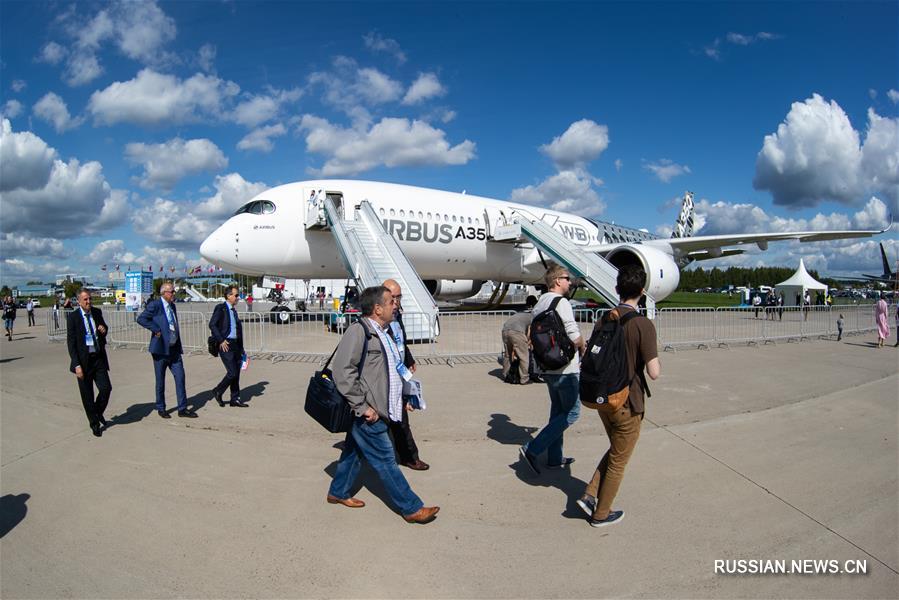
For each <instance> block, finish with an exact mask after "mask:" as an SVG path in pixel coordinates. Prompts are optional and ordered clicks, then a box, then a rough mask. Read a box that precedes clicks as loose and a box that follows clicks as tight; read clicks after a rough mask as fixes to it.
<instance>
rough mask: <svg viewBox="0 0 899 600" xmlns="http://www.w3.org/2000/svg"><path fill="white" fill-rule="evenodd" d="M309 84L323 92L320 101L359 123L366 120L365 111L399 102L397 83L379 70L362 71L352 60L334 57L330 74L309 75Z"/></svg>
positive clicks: (399, 92) (399, 91)
mask: <svg viewBox="0 0 899 600" xmlns="http://www.w3.org/2000/svg"><path fill="white" fill-rule="evenodd" d="M309 85H310V87H312V88H321V89H322V90H323V96H322V101H323V102H324V103H325V104H328V105H330V106H333V107H335V108H337V109H338V110H341V111H343V112H345V113H346V114H348V115H350V116H351V117H353V118H354V119H357V120H359V121H366V122H367V121H368V119H369V117H368V114H367V108H366V107H371V106H377V105H381V104H385V103H388V102H394V101H396V100H398V99H399V98H400V97H401V96H402V94H403V86H402V84H401V83H400V82H399V81H396V80H395V79H393V78H391V77H390V76H389V75H387V74H385V73H382V72H381V71H379V70H377V69H374V68H370V67H365V68H362V67H360V66H359V64H358V63H357V62H356V61H355V60H353V59H352V58H348V57H346V56H337V57H335V58H334V60H333V61H332V69H331V70H330V71H316V72H314V73H312V74H311V75H309Z"/></svg>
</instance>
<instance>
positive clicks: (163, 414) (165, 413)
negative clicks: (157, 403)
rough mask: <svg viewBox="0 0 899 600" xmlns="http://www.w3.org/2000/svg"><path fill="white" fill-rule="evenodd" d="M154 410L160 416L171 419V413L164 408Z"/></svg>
mask: <svg viewBox="0 0 899 600" xmlns="http://www.w3.org/2000/svg"><path fill="white" fill-rule="evenodd" d="M156 412H158V413H159V416H160V417H162V418H163V419H171V418H172V415H170V414H169V413H167V412H165V411H164V410H157V411H156Z"/></svg>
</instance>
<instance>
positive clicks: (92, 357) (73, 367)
mask: <svg viewBox="0 0 899 600" xmlns="http://www.w3.org/2000/svg"><path fill="white" fill-rule="evenodd" d="M78 306H79V308H77V309H75V310H74V311H72V312H71V313H69V315H68V317H67V318H68V322H67V324H66V342H67V344H68V346H69V358H70V359H71V362H70V364H69V370H70V371H71V372H72V373H74V374H75V377H77V378H78V391H79V392H80V393H81V403H82V404H83V405H84V414H86V415H87V421H88V423H90V426H91V431H93V432H94V435H95V436H97V437H100V436H102V435H103V428H104V427H106V419H105V418H104V417H103V411H105V410H106V406H107V405H108V404H109V395H110V394H111V393H112V383H110V381H109V359H108V358H107V357H106V330H107V328H106V321H104V320H103V313H102V312H101V311H100V309H99V308H94V307H93V306H91V293H90V292H89V291H87V290H81V291H80V292H78ZM94 384H96V385H97V398H96V400H95V399H94Z"/></svg>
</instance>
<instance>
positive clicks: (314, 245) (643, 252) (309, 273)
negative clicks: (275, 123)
mask: <svg viewBox="0 0 899 600" xmlns="http://www.w3.org/2000/svg"><path fill="white" fill-rule="evenodd" d="M325 198H327V199H328V200H330V201H332V202H333V203H334V205H335V206H336V207H337V208H338V210H339V211H340V212H341V213H342V214H343V215H344V216H345V217H346V218H347V219H351V218H353V213H354V211H355V209H356V207H358V206H359V205H360V203H361V202H363V201H366V200H367V201H368V202H369V203H370V205H371V207H372V208H373V209H374V211H375V214H376V215H377V217H378V218H379V219H380V221H381V223H382V224H383V227H384V229H385V230H386V231H387V232H388V233H390V234H391V235H392V236H393V237H394V238H395V239H396V240H397V242H398V244H399V247H400V248H401V249H402V251H403V253H404V254H405V255H406V257H407V258H408V259H409V261H410V262H411V263H412V265H413V266H414V268H415V270H416V271H417V272H418V274H419V276H420V277H421V279H422V280H424V283H425V285H426V287H427V288H428V291H430V292H431V294H432V295H433V296H434V297H435V298H436V299H453V298H466V297H468V296H472V295H474V294H476V293H477V292H478V291H479V290H480V287H481V285H482V283H483V282H484V281H486V280H492V281H495V282H508V283H525V284H539V283H541V279H542V276H543V273H544V271H545V267H544V264H545V263H544V260H545V258H546V257H545V254H544V253H543V252H541V251H540V250H539V249H538V247H536V246H535V245H534V244H533V243H529V242H527V241H526V240H521V239H517V240H512V242H511V243H510V242H509V241H500V238H501V236H500V233H501V232H502V229H503V226H504V225H506V224H508V223H510V222H511V221H513V220H514V219H516V218H518V219H521V218H525V219H528V220H530V221H542V222H543V223H545V224H547V225H549V226H551V227H552V228H553V229H554V230H555V231H556V232H557V233H559V234H561V235H563V236H564V237H565V238H567V240H568V241H569V242H571V243H573V244H575V245H576V246H577V247H578V248H579V249H580V250H581V251H582V252H584V253H598V254H600V255H601V256H603V257H605V258H606V259H607V260H608V261H609V262H611V263H612V264H613V265H615V266H616V267H621V266H622V265H624V264H629V263H636V264H640V265H642V266H643V268H644V270H645V271H646V273H647V276H648V282H647V292H648V293H649V294H650V295H651V296H652V297H653V298H654V299H655V300H656V301H658V300H662V299H664V298H665V297H667V296H668V295H670V294H671V292H673V291H674V290H675V289H676V288H677V285H678V282H679V280H680V272H679V268H680V267H683V266H685V265H687V264H689V263H690V262H692V261H694V260H704V259H709V258H718V257H721V256H728V255H732V254H739V253H742V252H744V250H743V249H740V248H735V246H740V245H744V244H756V245H757V246H758V247H759V248H760V249H762V250H765V249H767V247H768V242H771V241H780V240H799V241H801V242H816V241H823V240H835V239H841V238H860V237H869V236H872V235H877V234H879V233H883V231H879V230H863V231H797V232H788V233H749V234H743V235H711V236H695V237H693V236H692V235H691V234H692V194H688V195H687V197H685V203H684V207H682V211H681V217H680V218H679V220H678V223H676V225H675V227H676V229H675V234H674V235H675V236H680V237H671V238H662V237H659V236H656V235H653V234H650V233H648V232H646V231H642V230H639V229H630V228H626V227H621V226H619V225H614V224H611V223H605V222H601V221H594V220H591V219H586V218H583V217H579V216H577V215H573V214H569V213H565V212H560V211H554V210H549V209H545V208H540V207H536V206H529V205H526V204H517V203H514V202H506V201H503V200H494V199H490V198H483V197H478V196H472V195H468V194H465V193H455V192H445V191H438V190H432V189H427V188H420V187H412V186H406V185H397V184H391V183H378V182H371V181H351V180H314V181H301V182H297V183H290V184H287V185H281V186H278V187H274V188H271V189H269V190H267V191H265V192H262V193H261V194H259V195H258V196H256V197H255V198H253V199H252V200H251V201H250V202H248V203H247V204H245V205H244V206H242V207H241V208H240V209H238V210H237V212H236V213H235V214H234V215H233V216H232V217H230V218H229V219H228V220H227V221H225V223H224V224H222V225H221V227H219V228H218V229H217V230H215V231H214V232H213V233H212V234H211V235H210V236H209V237H208V238H207V239H206V240H205V241H204V242H203V244H202V246H201V247H200V254H201V255H202V256H203V257H204V258H205V259H206V260H208V261H209V262H211V263H213V264H215V265H218V266H221V267H223V268H226V269H230V270H233V271H235V272H238V273H243V274H247V275H277V276H282V277H288V278H294V279H339V278H343V277H346V276H347V269H346V267H345V261H344V260H343V259H342V258H341V255H340V253H339V250H338V248H337V244H336V242H335V238H334V235H333V233H332V232H331V231H329V230H328V229H327V227H326V226H324V225H325V222H324V217H323V213H322V211H321V210H320V208H319V207H320V206H321V203H322V202H323V200H324V199H325ZM884 231H885V230H884Z"/></svg>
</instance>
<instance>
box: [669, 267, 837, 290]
mask: <svg viewBox="0 0 899 600" xmlns="http://www.w3.org/2000/svg"><path fill="white" fill-rule="evenodd" d="M795 272H796V269H795V268H792V267H728V268H726V269H719V268H718V267H714V268H712V269H709V270H705V269H703V268H702V267H699V268H696V269H684V270H683V271H681V274H680V285H678V286H677V291H679V292H692V291H693V290H696V289H700V288H714V289H720V288H725V287H727V286H729V285H733V286H735V287H736V286H749V287H753V288H757V287H758V286H760V285H769V286H775V285H777V284H778V283H780V282H781V281H786V280H787V279H789V278H790V276H792V275H793V273H795ZM808 273H809V275H811V276H812V277H814V278H815V279H817V280H818V281H820V282H821V283H823V284H826V285H827V287H829V288H835V289H840V288H842V284H840V283H839V282H838V281H836V280H835V279H831V278H830V277H819V276H818V271H816V270H814V269H812V270H809V272H808Z"/></svg>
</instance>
